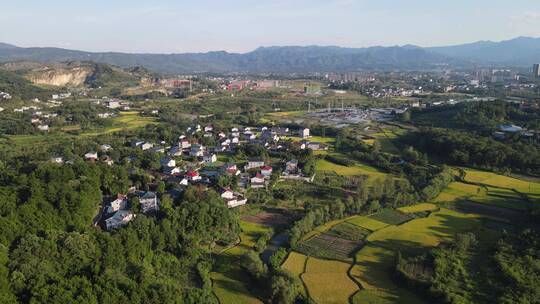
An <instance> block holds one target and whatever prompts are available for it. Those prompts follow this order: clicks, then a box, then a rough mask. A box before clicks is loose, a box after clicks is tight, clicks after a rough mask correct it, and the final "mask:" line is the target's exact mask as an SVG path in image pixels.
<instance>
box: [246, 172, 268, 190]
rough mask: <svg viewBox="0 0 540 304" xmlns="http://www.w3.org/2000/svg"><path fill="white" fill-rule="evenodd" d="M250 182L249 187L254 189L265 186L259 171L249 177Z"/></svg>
mask: <svg viewBox="0 0 540 304" xmlns="http://www.w3.org/2000/svg"><path fill="white" fill-rule="evenodd" d="M250 183H251V188H254V189H257V188H264V186H266V184H265V182H264V176H263V175H262V174H259V173H257V175H255V176H254V177H252V178H251V180H250Z"/></svg>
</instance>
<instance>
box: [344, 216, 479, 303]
mask: <svg viewBox="0 0 540 304" xmlns="http://www.w3.org/2000/svg"><path fill="white" fill-rule="evenodd" d="M480 227H481V224H480V221H479V220H478V219H477V218H476V217H474V216H468V215H463V214H461V213H458V212H455V211H451V210H448V209H441V211H439V212H436V213H433V214H432V215H430V216H429V217H427V218H422V219H416V220H412V221H409V222H407V223H405V224H403V225H401V226H393V225H391V226H387V227H385V228H382V229H380V230H378V231H376V232H374V233H373V234H371V235H370V236H369V237H368V238H367V241H368V243H367V244H366V245H365V246H364V247H363V248H362V249H361V250H360V251H359V252H358V253H357V254H356V259H355V260H356V264H355V265H354V267H353V269H352V270H351V273H352V276H353V277H354V278H355V279H357V280H359V281H360V282H361V284H362V286H363V287H364V289H363V290H360V291H359V292H358V293H357V294H356V295H355V296H354V298H353V301H354V303H365V302H369V303H395V302H397V301H398V299H399V302H400V303H422V302H423V301H422V300H421V299H420V298H418V297H417V296H416V295H414V294H412V293H411V292H409V291H407V290H405V289H404V288H402V287H400V286H397V285H396V284H395V283H394V282H393V280H392V279H391V276H390V274H391V273H392V267H393V265H394V261H395V254H396V252H397V251H401V252H402V253H406V254H418V253H421V252H422V251H423V250H426V249H427V248H432V247H435V246H437V245H438V244H439V243H440V242H441V241H444V240H449V239H451V238H452V237H453V235H454V234H455V233H460V232H464V231H468V230H473V231H474V230H475V229H477V228H480Z"/></svg>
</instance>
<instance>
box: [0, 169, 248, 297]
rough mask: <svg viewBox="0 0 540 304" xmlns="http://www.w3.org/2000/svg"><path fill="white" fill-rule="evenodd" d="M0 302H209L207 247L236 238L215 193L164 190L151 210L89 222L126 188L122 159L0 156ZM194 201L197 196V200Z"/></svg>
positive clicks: (230, 217) (232, 223)
mask: <svg viewBox="0 0 540 304" xmlns="http://www.w3.org/2000/svg"><path fill="white" fill-rule="evenodd" d="M0 166H2V169H1V170H0V243H1V245H0V282H2V284H0V285H1V288H0V302H2V303H17V302H21V303H33V302H36V301H37V302H40V303H43V302H45V303H213V302H214V301H215V298H214V297H213V295H212V294H211V291H210V289H209V288H210V287H209V283H208V280H209V279H208V271H209V263H210V259H209V256H208V254H207V253H206V251H205V248H210V247H211V246H214V245H215V244H218V243H222V244H227V243H230V242H232V241H234V240H236V239H237V234H238V231H239V227H238V219H237V216H236V215H235V214H234V213H232V212H231V211H229V210H228V209H227V207H226V206H225V205H224V204H223V202H222V200H221V199H220V198H219V196H218V195H217V193H215V192H213V191H208V192H201V191H197V190H196V189H188V190H187V191H186V195H184V199H183V200H182V201H179V202H173V201H172V200H171V199H170V198H167V197H163V198H162V208H161V210H160V213H159V214H158V215H156V216H155V217H147V216H145V215H139V216H138V217H137V218H136V219H135V221H134V222H133V224H131V225H129V226H128V227H126V228H125V229H121V230H119V231H117V232H112V233H108V232H102V231H100V230H99V229H96V228H93V227H91V223H92V218H93V217H94V216H95V215H96V214H97V211H98V207H99V205H100V203H101V201H102V195H109V194H114V193H118V192H123V191H126V190H127V187H128V186H129V185H130V181H129V176H128V173H127V172H126V170H125V169H124V168H122V167H109V166H106V165H97V164H89V163H84V162H75V164H73V165H64V166H57V165H54V164H44V163H36V164H34V163H30V164H24V165H20V166H15V167H14V166H7V165H6V164H5V163H0ZM195 202H196V203H195Z"/></svg>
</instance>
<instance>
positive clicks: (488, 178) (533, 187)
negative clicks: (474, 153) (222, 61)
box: [465, 169, 540, 202]
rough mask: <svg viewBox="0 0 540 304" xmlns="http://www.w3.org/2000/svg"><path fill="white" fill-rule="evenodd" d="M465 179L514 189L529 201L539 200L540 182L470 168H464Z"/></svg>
mask: <svg viewBox="0 0 540 304" xmlns="http://www.w3.org/2000/svg"><path fill="white" fill-rule="evenodd" d="M465 181H467V182H471V183H477V184H481V185H485V186H491V187H495V188H502V189H510V190H515V191H517V192H519V193H522V194H524V195H526V196H527V197H528V198H529V199H530V200H531V201H534V202H540V183H536V182H531V181H526V180H521V179H517V178H513V177H509V176H504V175H499V174H495V173H491V172H485V171H478V170H472V169H466V170H465Z"/></svg>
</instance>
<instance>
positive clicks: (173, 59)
mask: <svg viewBox="0 0 540 304" xmlns="http://www.w3.org/2000/svg"><path fill="white" fill-rule="evenodd" d="M18 60H25V61H37V62H63V61H93V62H99V63H107V64H112V65H116V66H120V67H124V68H126V67H134V66H141V67H144V68H146V69H149V70H152V71H155V72H160V73H166V74H181V73H197V72H208V73H233V72H244V73H309V72H340V71H357V70H396V69H397V70H423V69H433V68H440V67H445V66H455V67H460V66H471V65H479V66H516V67H528V66H532V64H533V63H536V62H540V38H529V37H518V38H515V39H511V40H506V41H500V42H492V41H479V42H475V43H469V44H462V45H454V46H444V47H429V48H423V47H418V46H414V45H405V46H392V47H380V46H379V47H367V48H343V47H335V46H281V47H261V48H258V49H256V50H254V51H252V52H248V53H244V54H239V53H228V52H225V51H217V52H208V53H184V54H131V53H118V52H99V53H98V52H85V51H77V50H68V49H62V48H50V47H45V48H38V47H30V48H22V47H17V46H14V45H11V44H6V43H0V62H7V61H18Z"/></svg>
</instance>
